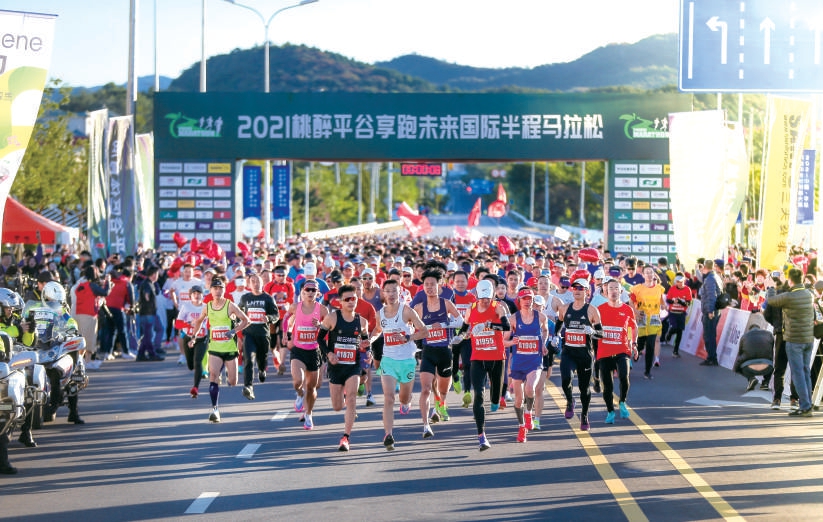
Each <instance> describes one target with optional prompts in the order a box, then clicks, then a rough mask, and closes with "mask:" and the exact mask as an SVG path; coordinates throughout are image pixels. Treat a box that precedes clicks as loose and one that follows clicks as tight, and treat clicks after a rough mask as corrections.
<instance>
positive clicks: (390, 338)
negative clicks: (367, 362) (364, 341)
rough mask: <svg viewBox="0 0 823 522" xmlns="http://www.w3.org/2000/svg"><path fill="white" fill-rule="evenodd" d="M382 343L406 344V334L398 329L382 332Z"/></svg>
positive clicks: (387, 344)
mask: <svg viewBox="0 0 823 522" xmlns="http://www.w3.org/2000/svg"><path fill="white" fill-rule="evenodd" d="M383 344H384V345H385V346H400V345H401V344H406V334H405V333H403V332H401V331H399V330H397V331H393V332H383Z"/></svg>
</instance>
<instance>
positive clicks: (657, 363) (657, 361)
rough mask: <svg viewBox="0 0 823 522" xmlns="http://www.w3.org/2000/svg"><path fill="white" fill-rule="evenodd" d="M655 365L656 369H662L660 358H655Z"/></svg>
mask: <svg viewBox="0 0 823 522" xmlns="http://www.w3.org/2000/svg"><path fill="white" fill-rule="evenodd" d="M654 365H655V367H657V368H660V357H655V358H654Z"/></svg>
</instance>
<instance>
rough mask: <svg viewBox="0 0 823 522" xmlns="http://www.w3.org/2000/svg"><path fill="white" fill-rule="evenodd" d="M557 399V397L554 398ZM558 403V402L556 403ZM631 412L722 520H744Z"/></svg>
mask: <svg viewBox="0 0 823 522" xmlns="http://www.w3.org/2000/svg"><path fill="white" fill-rule="evenodd" d="M617 400H619V397H617V396H616V395H615V401H617ZM555 401H557V398H555ZM558 405H559V403H558ZM629 410H630V412H631V416H630V417H629V420H631V421H632V423H634V425H635V426H637V429H639V430H640V432H641V433H642V434H643V435H645V437H646V438H647V439H649V442H651V443H652V444H653V445H654V447H655V448H657V451H659V452H660V453H661V454H662V455H663V456H664V457H666V460H668V461H669V462H671V464H672V466H674V469H676V470H677V471H678V473H680V474H681V475H682V476H683V478H684V479H686V481H688V482H689V484H691V485H692V487H693V488H694V489H695V490H697V492H698V493H700V495H701V496H702V497H703V498H705V499H706V501H707V502H708V503H709V504H710V505H711V506H712V507H713V508H714V509H715V510H716V511H717V512H718V513H719V514H720V516H721V517H723V519H724V520H727V521H729V522H740V521H743V520H745V519H744V518H743V517H742V516H740V514H739V513H738V512H737V511H736V510H735V509H734V508H733V507H732V506H731V505H729V503H728V502H726V501H725V500H723V498H722V497H721V496H720V495H719V494H718V493H717V492H716V491H715V490H714V489H713V488H712V487H711V486H710V485H709V483H708V482H706V481H705V480H703V477H701V476H700V475H698V474H697V472H695V471H694V469H692V467H691V466H689V465H688V464H687V463H686V460H685V459H684V458H683V457H681V456H680V454H679V453H677V452H676V451H675V450H673V449H672V447H671V446H669V445H668V444H667V443H666V441H665V440H663V437H661V436H660V435H658V434H657V433H656V432H655V431H654V430H653V429H652V428H651V426H649V425H648V424H646V421H644V420H643V419H642V418H641V417H640V415H638V414H637V412H635V411H634V410H633V409H631V408H629Z"/></svg>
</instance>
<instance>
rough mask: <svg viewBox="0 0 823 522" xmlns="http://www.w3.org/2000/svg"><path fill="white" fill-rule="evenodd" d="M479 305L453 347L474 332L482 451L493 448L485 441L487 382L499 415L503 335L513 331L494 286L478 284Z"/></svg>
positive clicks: (476, 412)
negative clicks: (495, 298) (469, 332)
mask: <svg viewBox="0 0 823 522" xmlns="http://www.w3.org/2000/svg"><path fill="white" fill-rule="evenodd" d="M475 291H476V292H477V302H476V303H474V304H472V306H471V309H469V312H468V317H466V320H467V322H466V323H464V324H463V327H462V328H461V329H460V330H459V333H458V335H456V336H455V337H454V338H453V339H452V344H459V343H460V342H462V341H463V334H465V333H466V332H467V331H469V328H471V334H470V335H471V343H472V362H471V376H472V388H474V403H473V405H472V413H474V423H475V425H476V426H477V440H478V442H479V443H480V451H485V450H487V449H489V448H491V443H489V439H488V438H487V437H486V409H485V407H484V406H483V391H484V390H485V387H486V386H485V382H486V379H487V378H488V380H489V387H490V389H489V392H490V393H489V395H490V401H491V411H497V408H498V406H499V404H500V392H501V390H502V385H503V368H504V366H505V364H504V363H505V358H506V355H505V347H504V346H503V332H507V331H509V330H510V329H511V325H510V324H509V317H508V308H507V307H506V306H505V305H504V304H502V303H500V302H499V301H495V300H494V285H493V284H492V282H491V281H489V280H487V279H484V280H482V281H480V282H479V283H477V288H475Z"/></svg>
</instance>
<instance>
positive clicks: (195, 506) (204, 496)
mask: <svg viewBox="0 0 823 522" xmlns="http://www.w3.org/2000/svg"><path fill="white" fill-rule="evenodd" d="M219 494H220V492H219V491H206V492H204V493H200V496H199V497H197V499H196V500H195V501H194V502H192V503H191V505H190V506H189V509H187V510H186V512H185V514H186V515H202V514H203V513H205V512H206V510H207V509H209V506H210V505H211V503H212V502H214V499H216V498H217V496H218V495H219Z"/></svg>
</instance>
